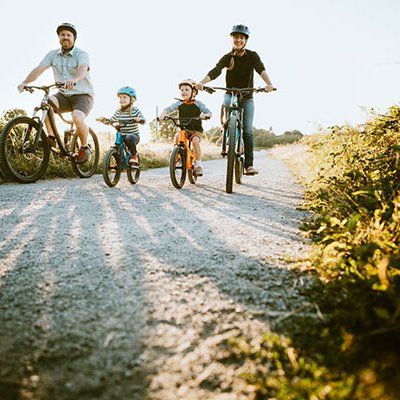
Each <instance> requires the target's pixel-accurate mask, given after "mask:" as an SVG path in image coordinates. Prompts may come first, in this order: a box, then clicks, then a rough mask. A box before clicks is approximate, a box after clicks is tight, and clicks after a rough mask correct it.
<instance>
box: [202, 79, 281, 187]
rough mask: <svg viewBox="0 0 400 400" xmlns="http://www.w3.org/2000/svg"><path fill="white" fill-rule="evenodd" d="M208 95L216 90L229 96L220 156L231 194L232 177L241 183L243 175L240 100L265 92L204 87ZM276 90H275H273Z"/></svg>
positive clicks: (257, 89)
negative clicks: (224, 160)
mask: <svg viewBox="0 0 400 400" xmlns="http://www.w3.org/2000/svg"><path fill="white" fill-rule="evenodd" d="M204 90H205V91H207V92H208V93H214V92H215V91H216V90H223V91H224V92H226V93H229V94H231V102H230V105H229V107H227V108H224V109H223V111H222V112H223V115H222V120H223V129H224V133H223V140H222V150H221V155H222V156H223V157H225V156H226V157H227V167H226V193H232V190H233V175H235V182H236V183H237V184H240V183H242V177H243V173H244V165H243V162H244V143H243V108H242V107H241V104H240V103H241V99H242V97H243V96H244V95H246V94H248V93H251V92H253V93H254V92H266V90H265V89H264V88H225V87H207V86H205V87H204ZM274 90H276V89H274Z"/></svg>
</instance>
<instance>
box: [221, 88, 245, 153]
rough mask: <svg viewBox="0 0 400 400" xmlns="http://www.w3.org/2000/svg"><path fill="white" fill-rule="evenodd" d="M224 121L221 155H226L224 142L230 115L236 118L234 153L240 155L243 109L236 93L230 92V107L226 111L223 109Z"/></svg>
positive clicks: (226, 136) (226, 137)
mask: <svg viewBox="0 0 400 400" xmlns="http://www.w3.org/2000/svg"><path fill="white" fill-rule="evenodd" d="M224 109H225V110H224V114H225V121H224V123H223V125H224V137H223V142H222V153H225V154H226V142H227V139H228V123H229V118H230V116H231V115H233V116H235V117H236V123H237V127H236V137H235V153H236V155H241V154H242V153H243V151H242V150H243V149H242V130H243V108H242V107H241V105H240V104H239V96H238V94H237V92H232V95H231V100H230V105H229V108H228V110H226V107H224Z"/></svg>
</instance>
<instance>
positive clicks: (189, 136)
mask: <svg viewBox="0 0 400 400" xmlns="http://www.w3.org/2000/svg"><path fill="white" fill-rule="evenodd" d="M186 132H187V133H188V139H189V140H192V139H193V138H194V137H195V136H197V137H198V138H199V142H201V132H199V131H189V130H188V131H186Z"/></svg>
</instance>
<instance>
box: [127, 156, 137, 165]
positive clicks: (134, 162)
mask: <svg viewBox="0 0 400 400" xmlns="http://www.w3.org/2000/svg"><path fill="white" fill-rule="evenodd" d="M129 164H133V165H137V164H139V158H138V156H137V155H136V154H135V155H134V156H130V157H129Z"/></svg>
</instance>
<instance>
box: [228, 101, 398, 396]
mask: <svg viewBox="0 0 400 400" xmlns="http://www.w3.org/2000/svg"><path fill="white" fill-rule="evenodd" d="M399 144H400V108H399V107H392V108H390V109H389V110H388V112H387V113H386V114H385V115H372V116H371V120H370V121H369V122H367V123H366V124H364V125H362V126H358V127H351V126H344V127H336V128H333V129H330V130H328V131H326V132H320V133H318V134H315V135H311V136H309V137H306V138H304V139H303V140H302V143H301V144H297V145H294V146H288V147H285V148H281V149H280V150H279V149H277V150H273V151H272V152H273V153H275V155H276V156H279V157H280V158H283V159H286V160H287V162H288V163H289V165H290V167H291V168H292V169H293V171H294V172H295V173H296V174H297V176H299V179H300V180H301V182H302V183H303V184H305V186H306V189H307V191H306V204H305V207H306V208H307V209H308V210H310V211H312V215H313V217H312V218H310V219H309V220H307V221H305V222H304V226H303V228H304V230H306V232H307V233H308V235H309V236H310V238H311V239H312V240H313V242H314V245H313V251H312V252H311V254H310V256H309V258H308V259H307V260H305V261H304V263H305V264H306V266H307V269H308V271H309V272H310V273H312V274H313V275H314V276H315V277H316V278H317V280H316V283H315V285H313V286H312V287H311V288H309V289H307V292H306V294H307V295H308V298H309V301H310V307H313V308H315V313H316V315H317V318H315V317H310V316H309V317H306V316H304V313H300V312H299V313H294V314H293V315H292V316H291V317H290V318H289V319H287V320H286V321H282V322H281V323H279V324H276V325H275V326H274V332H273V333H271V332H270V333H267V334H266V335H265V336H264V337H262V338H256V339H254V338H245V337H240V338H235V339H232V340H231V341H228V342H227V343H225V347H226V349H225V350H226V352H227V353H226V354H227V355H226V356H225V357H226V358H227V359H229V360H232V358H233V359H235V362H237V363H240V364H241V365H242V366H241V369H240V370H241V377H242V378H244V379H245V380H246V381H247V383H248V384H249V385H251V387H252V392H251V396H250V397H249V398H254V399H264V398H265V399H271V398H273V399H282V400H287V399H312V400H317V399H332V400H333V399H334V400H337V399H359V400H364V399H380V400H394V399H399V398H400V253H399V247H400V195H399V187H400V165H399V160H400V147H399ZM311 305H312V306H311ZM222 361H223V360H222Z"/></svg>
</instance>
